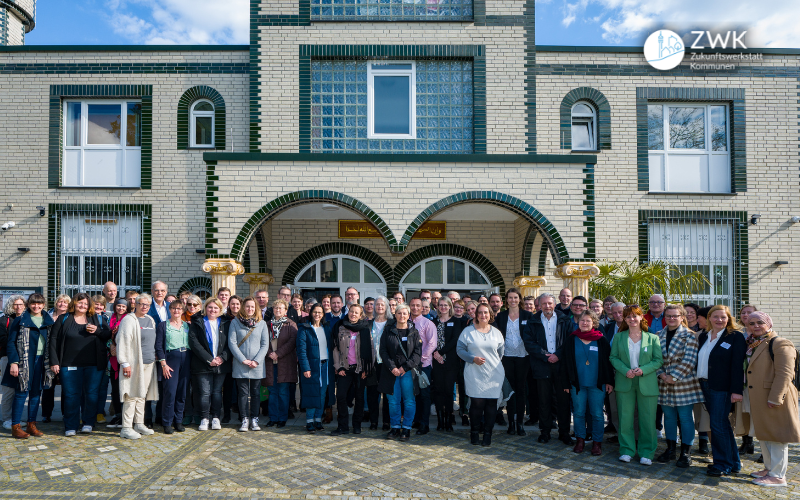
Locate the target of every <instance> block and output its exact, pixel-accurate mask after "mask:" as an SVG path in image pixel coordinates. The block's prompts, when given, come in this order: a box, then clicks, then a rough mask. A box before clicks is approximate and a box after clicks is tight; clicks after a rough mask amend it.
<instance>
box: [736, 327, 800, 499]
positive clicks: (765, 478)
mask: <svg viewBox="0 0 800 500" xmlns="http://www.w3.org/2000/svg"><path fill="white" fill-rule="evenodd" d="M747 321H748V326H749V327H750V332H751V334H750V336H749V337H748V339H747V344H748V349H747V358H746V359H747V374H746V377H747V385H746V387H747V390H748V391H749V394H750V418H751V419H752V421H753V427H754V428H755V431H756V437H757V438H758V440H759V441H760V443H761V452H762V454H763V455H764V470H762V471H759V472H754V473H752V474H751V475H752V476H753V477H755V478H756V479H755V480H754V481H753V482H754V483H755V484H757V485H759V486H786V479H785V478H786V469H787V467H788V465H789V443H798V442H800V417H798V410H797V389H796V388H795V386H794V385H793V384H792V379H793V378H794V366H795V358H796V356H797V351H796V350H795V348H794V344H792V342H791V341H790V340H789V339H785V338H781V337H778V334H776V333H775V332H774V331H772V318H770V317H769V316H768V315H767V314H765V313H763V312H754V313H751V314H750V316H749V317H748V318H747ZM770 348H771V349H770Z"/></svg>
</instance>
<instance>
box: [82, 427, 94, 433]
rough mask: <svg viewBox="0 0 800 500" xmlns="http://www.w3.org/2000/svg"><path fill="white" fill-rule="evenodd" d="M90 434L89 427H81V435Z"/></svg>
mask: <svg viewBox="0 0 800 500" xmlns="http://www.w3.org/2000/svg"><path fill="white" fill-rule="evenodd" d="M91 432H92V426H91V425H84V426H83V427H81V434H89V433H91Z"/></svg>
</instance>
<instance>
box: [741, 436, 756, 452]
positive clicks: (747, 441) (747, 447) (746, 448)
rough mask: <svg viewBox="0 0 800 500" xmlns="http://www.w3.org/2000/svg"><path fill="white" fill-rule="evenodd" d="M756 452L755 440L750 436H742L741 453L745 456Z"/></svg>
mask: <svg viewBox="0 0 800 500" xmlns="http://www.w3.org/2000/svg"><path fill="white" fill-rule="evenodd" d="M755 451H756V450H755V445H754V444H753V438H752V437H750V436H742V445H741V446H740V447H739V453H741V454H743V455H752V454H753V453H755Z"/></svg>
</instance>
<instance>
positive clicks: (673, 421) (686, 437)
mask: <svg viewBox="0 0 800 500" xmlns="http://www.w3.org/2000/svg"><path fill="white" fill-rule="evenodd" d="M692 408H694V405H693V404H691V405H682V406H667V405H661V410H662V411H663V412H664V433H665V434H666V435H667V441H677V440H678V420H680V426H681V444H688V445H691V444H693V443H694V414H693V413H692Z"/></svg>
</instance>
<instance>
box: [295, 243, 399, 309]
mask: <svg viewBox="0 0 800 500" xmlns="http://www.w3.org/2000/svg"><path fill="white" fill-rule="evenodd" d="M287 284H288V285H289V286H290V287H291V288H292V292H296V293H300V294H302V295H303V298H304V299H307V298H311V297H314V298H315V299H317V300H321V299H322V297H323V296H324V295H326V294H331V295H336V294H338V295H341V296H342V297H344V295H345V290H347V288H348V287H351V286H354V287H356V289H357V290H358V292H359V295H360V296H361V300H362V301H363V300H364V299H365V298H366V297H376V296H378V295H386V280H385V279H384V278H383V276H381V273H380V271H378V269H377V268H376V267H374V266H373V265H372V264H370V263H369V262H367V261H365V260H363V259H359V258H358V257H353V256H351V255H345V254H333V255H326V256H324V257H321V258H319V259H316V260H314V261H313V262H311V263H310V264H308V265H306V266H305V267H304V268H303V269H301V270H300V272H299V273H298V274H297V276H296V277H295V279H294V283H287Z"/></svg>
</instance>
